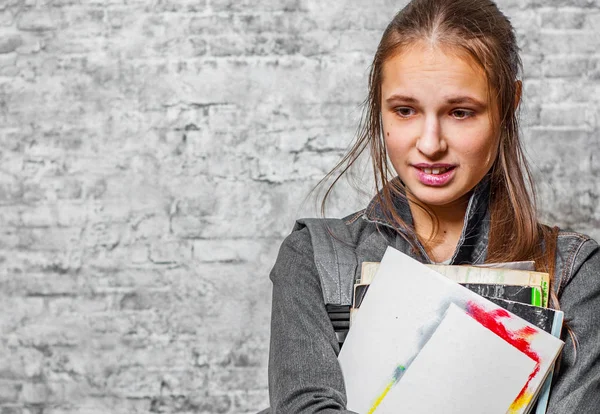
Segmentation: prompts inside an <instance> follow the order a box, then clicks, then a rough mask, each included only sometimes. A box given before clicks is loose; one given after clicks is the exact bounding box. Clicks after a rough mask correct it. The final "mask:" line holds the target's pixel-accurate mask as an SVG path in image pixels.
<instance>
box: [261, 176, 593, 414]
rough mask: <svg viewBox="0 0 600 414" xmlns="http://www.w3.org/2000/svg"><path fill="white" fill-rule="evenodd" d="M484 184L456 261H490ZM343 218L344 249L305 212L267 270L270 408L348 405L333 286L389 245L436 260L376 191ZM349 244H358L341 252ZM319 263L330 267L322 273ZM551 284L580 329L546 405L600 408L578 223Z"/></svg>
mask: <svg viewBox="0 0 600 414" xmlns="http://www.w3.org/2000/svg"><path fill="white" fill-rule="evenodd" d="M488 194H489V189H488V188H487V187H486V186H485V185H479V186H478V187H477V188H476V190H475V191H474V194H473V196H472V197H471V200H470V202H469V207H468V209H467V215H466V220H465V224H464V227H463V231H462V235H461V238H460V240H459V243H458V246H457V248H456V251H455V253H454V256H453V257H452V260H451V263H452V264H470V263H473V264H478V263H483V262H484V260H485V257H486V252H487V242H488V230H489V215H488V209H487V201H488ZM395 203H396V207H397V211H398V212H399V214H400V215H401V216H402V217H403V219H404V220H406V221H407V222H408V223H412V218H411V215H410V209H409V207H408V205H407V204H406V203H405V202H404V201H403V200H402V199H400V198H399V199H398V200H395ZM338 224H339V225H338V226H333V228H334V229H335V228H336V227H337V228H338V229H339V228H343V229H344V230H343V231H342V232H341V234H336V235H335V237H336V238H337V239H339V240H340V241H342V242H343V243H342V244H347V247H342V248H341V249H340V244H339V243H334V244H331V243H329V244H328V242H327V241H326V240H327V238H328V237H330V235H329V233H328V232H327V230H319V228H321V229H326V226H323V225H319V223H318V222H316V221H315V219H310V220H299V221H298V222H297V223H296V227H295V229H294V231H293V232H292V233H291V234H290V235H289V236H288V237H287V238H286V239H285V240H284V242H283V244H282V246H281V248H280V251H279V256H278V258H277V261H276V263H275V266H274V267H273V270H272V271H271V280H272V282H273V302H272V306H273V308H272V313H271V344H270V355H269V395H270V403H271V411H270V412H271V413H284V414H292V413H351V411H348V410H346V395H345V391H344V381H343V378H342V373H341V370H340V366H339V364H338V361H337V355H338V353H339V351H340V349H339V344H338V340H337V337H336V335H335V332H334V330H333V327H332V324H331V321H330V319H329V317H328V314H327V311H326V309H325V302H326V298H325V299H324V296H325V297H326V296H327V294H326V292H327V291H328V288H329V289H336V286H339V285H340V284H341V285H344V284H348V283H350V284H351V283H353V280H354V278H355V277H356V276H357V274H356V272H357V269H358V267H359V266H357V265H358V264H359V263H362V262H363V261H369V262H373V261H380V260H381V258H382V256H383V253H384V252H385V249H386V247H387V246H388V245H390V246H393V247H395V248H396V249H398V250H400V251H402V252H404V253H406V254H408V255H410V256H411V257H413V258H415V259H417V260H419V261H421V262H423V263H431V260H430V259H429V258H428V256H427V254H426V252H425V250H424V249H423V248H422V246H420V248H419V250H418V251H414V250H413V249H412V248H411V247H410V244H409V243H408V242H407V241H406V240H405V238H404V237H405V236H404V235H403V234H401V233H399V232H398V231H396V230H395V229H394V227H393V226H392V225H391V224H390V223H389V222H388V220H387V219H386V218H385V215H384V214H383V212H382V209H381V206H380V204H379V203H378V202H377V199H374V200H373V201H371V203H370V204H369V206H368V207H367V208H366V209H365V210H363V211H360V212H357V213H355V214H353V215H351V216H349V217H347V218H345V219H343V220H342V221H340V222H339V223H338ZM340 226H342V227H340ZM336 233H339V232H337V231H336ZM336 246H337V247H336ZM344 248H346V249H351V250H352V251H351V253H352V254H350V255H349V254H344V252H343V251H342V252H339V250H343V249H344ZM332 249H333V251H336V250H338V253H339V255H338V256H339V257H337V258H336V257H334V255H331V254H323V252H328V251H332ZM340 258H341V259H340ZM351 258H354V259H351ZM319 272H321V273H322V274H328V275H329V276H328V277H324V278H321V277H319ZM321 280H323V283H321ZM327 285H329V286H327ZM554 288H555V290H556V291H557V292H558V296H559V299H560V304H561V309H562V310H563V311H564V312H565V319H566V321H567V323H568V324H569V325H570V327H571V328H572V330H573V331H574V333H575V335H576V340H577V347H576V348H577V350H575V346H574V344H573V341H572V340H571V338H570V336H569V335H566V334H563V340H564V341H565V347H564V350H563V352H562V361H561V365H560V371H559V372H558V373H557V375H556V376H555V381H554V382H553V386H552V390H551V395H550V402H549V406H548V411H547V413H548V414H569V413H586V414H587V413H600V249H598V244H597V243H596V242H595V241H594V240H592V239H590V238H589V237H587V236H584V235H582V234H578V233H574V232H566V231H561V232H560V233H559V236H558V241H557V252H556V270H555V281H554ZM338 289H339V288H338ZM342 291H344V289H342ZM342 296H345V295H342ZM339 299H340V303H341V304H344V303H347V304H349V303H350V302H349V300H350V298H349V297H340V298H339ZM265 412H268V410H267V411H265Z"/></svg>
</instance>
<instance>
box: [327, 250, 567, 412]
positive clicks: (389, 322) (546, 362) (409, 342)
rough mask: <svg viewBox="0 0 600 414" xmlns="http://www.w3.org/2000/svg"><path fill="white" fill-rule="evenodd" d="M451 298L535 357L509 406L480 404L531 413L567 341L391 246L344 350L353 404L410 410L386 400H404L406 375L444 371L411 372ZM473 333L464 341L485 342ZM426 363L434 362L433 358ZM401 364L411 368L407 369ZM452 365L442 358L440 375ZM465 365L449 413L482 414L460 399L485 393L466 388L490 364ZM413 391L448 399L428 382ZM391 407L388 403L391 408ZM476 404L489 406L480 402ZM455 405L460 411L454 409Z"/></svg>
mask: <svg viewBox="0 0 600 414" xmlns="http://www.w3.org/2000/svg"><path fill="white" fill-rule="evenodd" d="M451 304H454V305H455V306H457V307H458V308H460V309H462V310H463V311H464V312H466V314H467V315H468V317H469V318H471V319H473V320H475V321H477V323H479V324H480V325H481V326H484V327H485V328H486V329H487V330H488V331H491V332H493V333H494V334H495V335H496V336H497V337H499V338H501V339H502V340H503V341H504V342H506V343H509V344H510V345H512V346H513V347H514V348H517V349H519V350H520V352H522V353H523V354H524V355H525V356H527V357H528V358H530V359H531V360H533V361H534V362H535V364H534V368H533V370H531V372H529V373H528V376H527V379H526V381H525V384H524V385H523V386H522V387H521V389H520V390H519V392H518V394H517V395H516V396H515V398H514V399H513V400H512V402H511V403H509V404H508V405H507V406H502V404H503V403H502V402H501V401H500V400H499V401H495V402H492V401H489V400H487V401H479V402H478V403H480V404H488V405H489V407H488V406H486V407H488V408H486V410H485V412H486V413H499V414H504V413H506V412H510V413H519V414H521V413H525V412H526V410H527V408H528V407H529V405H530V403H531V402H532V400H533V398H534V397H535V395H536V394H537V393H538V392H539V389H540V388H541V386H542V383H543V381H544V378H545V377H546V375H547V374H548V372H549V371H550V368H551V366H552V364H553V363H554V361H555V359H556V357H557V356H558V353H559V352H560V350H561V348H562V345H563V343H562V341H560V340H559V339H557V338H555V337H553V336H552V335H550V334H548V333H546V332H544V331H542V330H541V329H539V328H537V327H535V326H533V325H531V324H529V323H527V322H525V321H524V320H522V319H520V318H518V317H517V316H514V315H513V314H511V313H509V312H507V311H506V310H504V309H502V308H500V307H498V306H497V305H495V304H493V303H492V302H490V301H487V300H486V299H484V298H482V297H481V296H479V295H477V294H475V293H474V292H471V291H469V290H468V289H466V288H464V287H462V286H460V285H458V284H457V283H454V282H453V281H451V280H449V279H448V278H446V277H444V276H441V275H440V274H439V273H437V272H435V271H433V270H432V269H430V268H428V267H427V266H425V265H423V264H421V263H418V262H417V261H415V260H413V259H411V258H410V257H408V256H406V255H404V254H402V253H400V252H398V251H397V250H395V249H393V248H388V250H387V251H386V254H385V255H384V258H383V260H382V262H381V265H380V267H379V270H378V271H377V277H375V278H374V280H373V282H372V284H371V286H370V288H369V294H368V295H367V296H366V297H365V299H364V301H363V303H362V305H361V308H360V312H359V313H358V314H357V315H356V318H355V319H354V321H353V325H352V329H350V332H349V333H348V337H347V338H346V341H345V343H344V346H343V348H342V350H341V352H340V355H339V361H340V365H341V367H342V371H343V373H344V380H345V384H346V392H347V395H348V409H349V410H353V411H356V412H358V413H373V412H374V413H377V414H381V413H385V412H389V413H392V412H398V411H403V407H402V406H401V402H398V403H397V404H392V405H393V407H390V406H389V402H388V403H384V401H385V400H386V399H388V398H390V401H396V400H395V398H396V397H395V395H396V393H397V392H398V393H401V391H402V389H403V387H404V385H406V384H404V385H401V384H402V381H403V378H404V375H408V373H411V377H413V376H414V375H416V377H415V378H420V376H422V375H436V372H433V371H431V369H430V368H428V370H429V371H428V372H411V367H412V365H411V364H412V362H413V361H416V360H417V357H418V355H419V354H420V352H421V350H422V349H423V348H424V346H425V344H427V343H428V341H429V340H430V338H432V337H433V335H434V332H436V330H437V329H438V327H439V326H440V324H441V322H442V321H443V320H444V317H445V315H446V313H447V311H448V309H449V308H450V307H451ZM463 320H464V318H463ZM442 339H444V338H442ZM473 339H475V338H469V337H466V338H464V340H463V341H462V342H465V343H469V344H470V346H471V347H473V349H475V348H476V347H478V346H479V344H478V341H477V340H476V339H475V340H474V341H473V342H469V341H472V340H473ZM442 349H443V347H442ZM477 349H481V348H477ZM483 349H484V350H485V351H486V352H493V351H490V349H489V348H483ZM499 354H500V353H499ZM494 355H495V354H494ZM441 356H442V357H443V355H441ZM496 356H498V355H496ZM449 357H450V356H449ZM427 361H429V360H427ZM439 361H444V359H443V358H442V359H440V360H439ZM448 361H449V360H448ZM429 362H431V361H429ZM505 363H506V366H508V367H511V366H513V365H511V364H513V362H512V360H510V361H505ZM425 365H427V366H430V364H429V365H428V364H425ZM399 366H400V367H403V368H404V369H403V370H401V371H399V368H398V367H399ZM451 367H452V365H451V364H450V365H448V364H444V363H442V362H440V363H439V366H438V367H437V370H438V374H439V373H441V372H444V370H445V369H447V368H450V369H451ZM461 367H462V368H469V369H468V370H467V371H466V372H467V373H466V374H465V372H464V370H463V372H457V373H456V376H453V377H452V382H451V384H448V386H451V385H454V388H453V390H454V392H453V393H452V398H449V399H448V400H447V401H438V403H441V404H446V405H445V407H447V409H446V410H445V411H444V412H445V413H450V414H452V413H460V414H470V413H472V414H475V413H477V414H479V413H480V412H481V411H468V410H467V411H465V407H468V405H466V406H460V405H459V404H457V401H458V398H459V397H462V398H477V395H478V394H476V395H471V394H468V393H467V394H466V395H465V394H464V393H463V392H464V391H466V390H468V388H469V386H470V384H471V383H472V380H473V377H472V376H471V377H470V376H469V375H468V373H469V372H471V373H474V374H477V373H478V374H481V373H482V372H484V373H485V371H482V370H484V369H485V367H484V366H481V367H480V366H478V365H477V361H476V360H469V359H468V358H466V359H463V360H461ZM413 368H414V367H413ZM416 369H418V365H417V366H416ZM416 369H415V371H416ZM400 374H402V375H400ZM475 377H477V375H475ZM479 377H480V376H479ZM479 377H477V378H479ZM484 377H485V375H484ZM497 380H498V378H495V377H494V381H493V382H492V383H491V384H490V387H492V388H493V389H497V387H498V386H499V385H498V384H503V382H502V381H501V380H500V381H497ZM478 381H479V380H478ZM417 382H418V381H417ZM418 383H420V384H426V383H427V382H426V381H425V382H423V381H421V382H418ZM509 383H510V384H509ZM478 384H479V383H478ZM512 385H514V381H507V382H506V383H504V386H506V387H507V388H508V387H510V386H512ZM388 388H389V389H388ZM503 390H504V389H503ZM418 393H421V394H418ZM384 394H385V395H384ZM500 394H502V395H506V394H505V393H504V392H503V393H499V394H498V395H500ZM401 395H404V394H402V393H401ZM411 395H421V397H422V399H423V400H425V399H427V400H430V399H431V398H436V395H438V396H439V397H440V398H442V397H443V395H441V394H438V393H435V392H433V393H432V390H431V389H429V388H428V387H427V385H424V386H423V387H422V388H421V389H419V388H418V387H417V389H412V388H411ZM431 402H433V401H431ZM398 404H399V405H398ZM386 406H387V407H388V408H385V407H386ZM473 406H478V407H481V405H477V404H474V405H473ZM453 407H455V408H456V409H457V411H453V409H454V408H453ZM423 409H424V410H423V411H418V410H417V411H414V410H415V407H412V406H411V410H413V411H410V412H411V413H412V414H419V413H427V412H428V411H427V409H428V408H427V407H425V406H424V407H423Z"/></svg>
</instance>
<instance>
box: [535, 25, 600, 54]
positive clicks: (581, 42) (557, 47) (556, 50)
mask: <svg viewBox="0 0 600 414" xmlns="http://www.w3.org/2000/svg"><path fill="white" fill-rule="evenodd" d="M598 48H600V38H599V36H597V33H596V32H595V31H592V30H586V31H584V30H578V31H568V32H565V31H563V30H553V31H549V30H542V32H541V34H540V50H544V51H545V52H546V53H547V54H564V53H565V51H569V53H572V54H585V53H595V52H596V51H597V50H598Z"/></svg>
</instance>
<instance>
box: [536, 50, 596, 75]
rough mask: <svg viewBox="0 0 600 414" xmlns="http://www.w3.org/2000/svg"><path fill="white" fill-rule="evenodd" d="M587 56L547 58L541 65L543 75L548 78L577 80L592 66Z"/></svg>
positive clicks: (590, 58) (590, 59)
mask: <svg viewBox="0 0 600 414" xmlns="http://www.w3.org/2000/svg"><path fill="white" fill-rule="evenodd" d="M592 64H593V61H592V57H591V56H590V57H588V56H585V57H584V56H548V57H546V58H544V61H543V63H542V67H543V74H544V76H545V77H548V78H562V79H564V78H579V77H582V76H583V75H585V74H586V73H587V72H588V70H589V68H590V67H591V66H592Z"/></svg>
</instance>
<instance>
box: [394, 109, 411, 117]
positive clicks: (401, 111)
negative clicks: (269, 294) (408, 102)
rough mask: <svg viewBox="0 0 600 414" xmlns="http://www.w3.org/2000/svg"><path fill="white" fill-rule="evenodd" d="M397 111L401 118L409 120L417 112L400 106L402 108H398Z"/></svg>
mask: <svg viewBox="0 0 600 414" xmlns="http://www.w3.org/2000/svg"><path fill="white" fill-rule="evenodd" d="M395 111H396V113H397V114H398V115H400V117H401V118H408V117H409V116H411V115H413V114H414V112H415V110H414V109H412V108H409V107H408V106H400V107H398V108H396V109H395Z"/></svg>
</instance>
